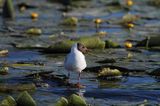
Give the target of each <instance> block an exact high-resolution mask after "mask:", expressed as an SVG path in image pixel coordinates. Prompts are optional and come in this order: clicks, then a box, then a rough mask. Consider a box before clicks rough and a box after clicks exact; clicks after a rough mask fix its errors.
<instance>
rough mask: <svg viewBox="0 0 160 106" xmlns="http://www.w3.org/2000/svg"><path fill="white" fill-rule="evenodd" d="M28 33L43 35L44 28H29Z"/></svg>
mask: <svg viewBox="0 0 160 106" xmlns="http://www.w3.org/2000/svg"><path fill="white" fill-rule="evenodd" d="M26 33H27V34H30V35H41V34H42V30H41V29H39V28H31V29H28V30H27V31H26Z"/></svg>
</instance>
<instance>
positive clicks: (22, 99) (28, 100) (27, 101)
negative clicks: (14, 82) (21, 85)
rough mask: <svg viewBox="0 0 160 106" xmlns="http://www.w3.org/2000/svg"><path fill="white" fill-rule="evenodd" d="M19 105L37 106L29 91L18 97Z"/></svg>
mask: <svg viewBox="0 0 160 106" xmlns="http://www.w3.org/2000/svg"><path fill="white" fill-rule="evenodd" d="M17 105H18V106H37V104H36V101H35V100H33V98H32V97H31V95H30V94H29V93H28V92H27V91H24V92H22V93H20V94H19V95H18V98H17Z"/></svg>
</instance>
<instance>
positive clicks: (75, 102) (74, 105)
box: [68, 94, 87, 106]
mask: <svg viewBox="0 0 160 106" xmlns="http://www.w3.org/2000/svg"><path fill="white" fill-rule="evenodd" d="M68 102H69V106H87V103H86V101H85V100H84V98H82V97H80V96H78V95H76V94H72V95H71V96H70V97H69V98H68Z"/></svg>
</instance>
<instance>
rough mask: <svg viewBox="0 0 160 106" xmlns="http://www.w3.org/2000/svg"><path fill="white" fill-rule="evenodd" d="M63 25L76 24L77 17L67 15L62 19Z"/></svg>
mask: <svg viewBox="0 0 160 106" xmlns="http://www.w3.org/2000/svg"><path fill="white" fill-rule="evenodd" d="M63 24H64V25H71V26H76V25H77V24H78V18H76V17H68V18H66V19H64V21H63Z"/></svg>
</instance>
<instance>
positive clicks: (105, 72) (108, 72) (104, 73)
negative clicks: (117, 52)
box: [98, 68, 122, 77]
mask: <svg viewBox="0 0 160 106" xmlns="http://www.w3.org/2000/svg"><path fill="white" fill-rule="evenodd" d="M121 75H122V74H121V72H120V71H119V70H118V69H110V68H103V69H102V70H100V72H99V73H98V77H112V76H121Z"/></svg>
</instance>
